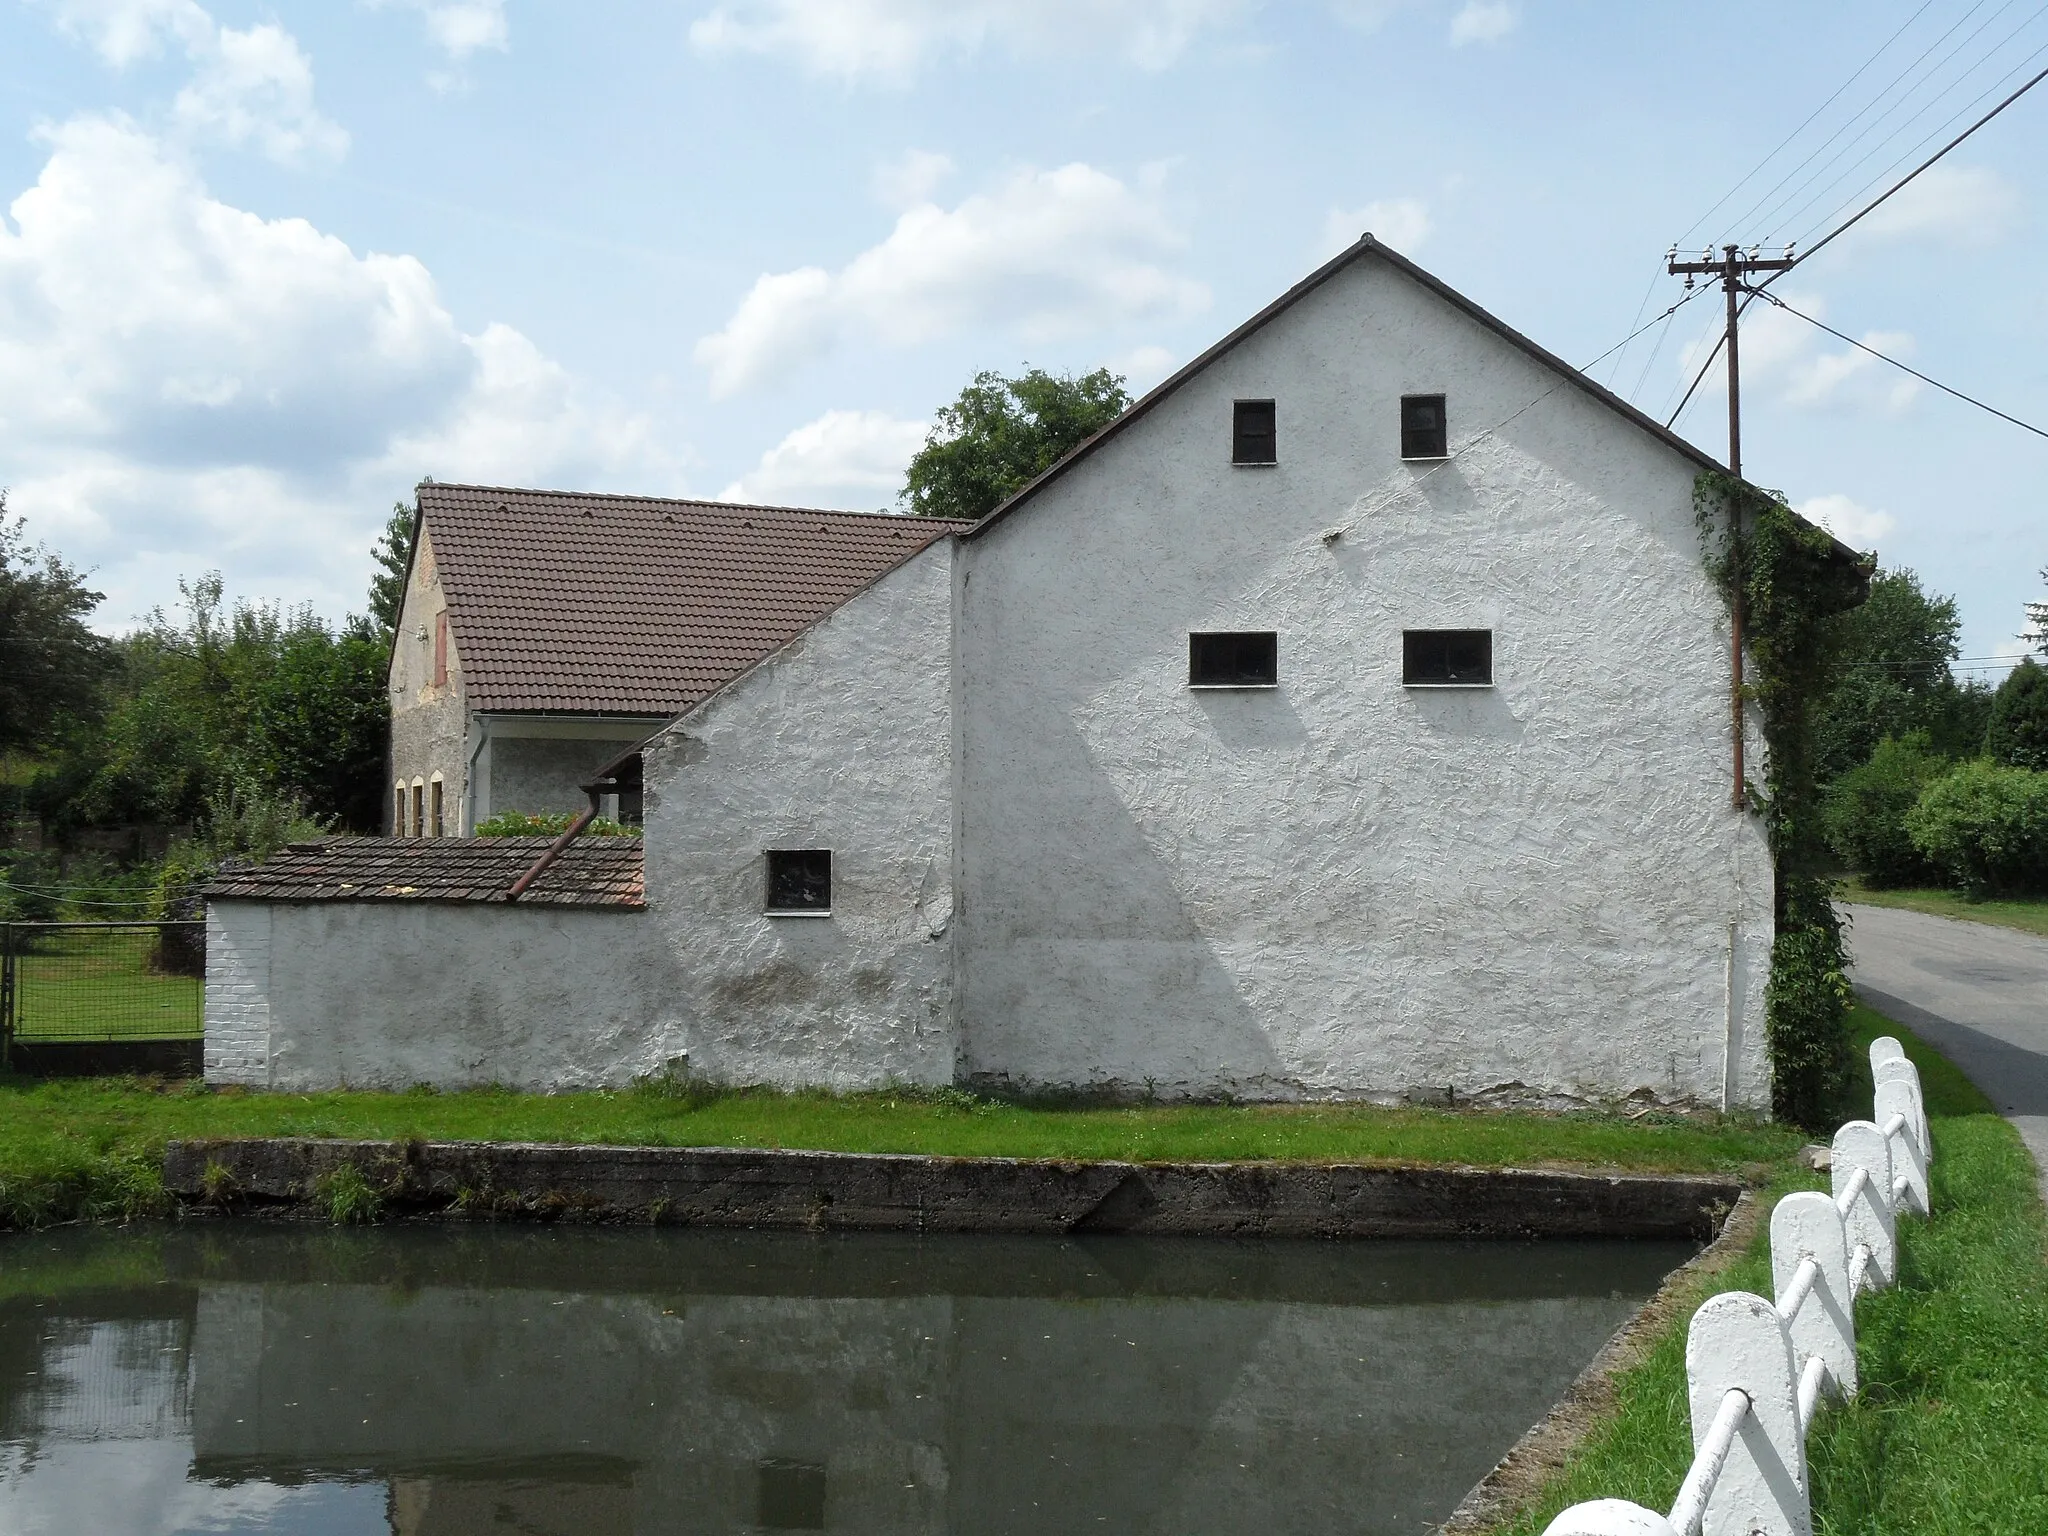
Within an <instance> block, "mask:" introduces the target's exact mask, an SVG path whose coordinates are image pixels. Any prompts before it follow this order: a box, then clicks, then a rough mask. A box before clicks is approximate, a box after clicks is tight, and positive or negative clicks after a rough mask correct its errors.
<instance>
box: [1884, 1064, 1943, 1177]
mask: <svg viewBox="0 0 2048 1536" xmlns="http://www.w3.org/2000/svg"><path fill="white" fill-rule="evenodd" d="M1870 1075H1871V1078H1872V1079H1873V1081H1875V1082H1876V1083H1877V1084H1878V1085H1879V1086H1880V1087H1881V1086H1883V1085H1884V1084H1885V1083H1889V1082H1906V1083H1911V1084H1912V1085H1913V1100H1914V1104H1913V1111H1914V1132H1915V1134H1916V1135H1917V1136H1918V1137H1919V1138H1920V1161H1921V1162H1923V1163H1925V1164H1927V1165H1928V1166H1929V1167H1932V1166H1933V1165H1934V1139H1933V1137H1932V1136H1931V1135H1929V1133H1928V1129H1927V1093H1926V1090H1925V1089H1923V1088H1922V1087H1921V1086H1920V1069H1919V1068H1918V1067H1916V1066H1914V1065H1913V1063H1912V1062H1910V1061H1908V1060H1906V1058H1905V1057H1903V1056H1892V1057H1888V1058H1887V1059H1885V1060H1884V1061H1873V1062H1872V1063H1871V1064H1870ZM1876 1119H1877V1123H1878V1124H1879V1125H1882V1124H1884V1112H1883V1111H1882V1110H1880V1111H1879V1112H1878V1114H1877V1116H1876Z"/></svg>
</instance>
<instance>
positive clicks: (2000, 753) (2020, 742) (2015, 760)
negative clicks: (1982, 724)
mask: <svg viewBox="0 0 2048 1536" xmlns="http://www.w3.org/2000/svg"><path fill="white" fill-rule="evenodd" d="M1984 755H1985V756H1986V757H1988V758H1990V759H1991V760H1992V761H1993V762H1995V763H2003V764H2004V765H2005V766H2006V767H2008V768H2034V769H2042V768H2048V667H2044V666H2042V665H2041V664H2040V663H2039V662H2037V661H2035V660H2034V658H2033V657H2031V656H2027V657H2023V658H2022V659H2021V661H2020V664H2019V665H2018V666H2016V667H2014V668H2013V669H2012V671H2011V672H2009V673H2008V674H2007V675H2006V679H2005V681H2004V682H2002V683H2000V684H1999V685H1998V692H1997V694H1996V695H1995V696H1994V697H1993V698H1992V700H1991V723H1990V725H1988V726H1987V727H1986V728H1985V731H1984Z"/></svg>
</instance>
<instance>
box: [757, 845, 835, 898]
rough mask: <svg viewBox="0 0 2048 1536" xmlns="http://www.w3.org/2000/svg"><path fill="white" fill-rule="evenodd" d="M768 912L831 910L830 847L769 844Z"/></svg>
mask: <svg viewBox="0 0 2048 1536" xmlns="http://www.w3.org/2000/svg"><path fill="white" fill-rule="evenodd" d="M768 910H769V911H770V912H821V913H822V912H830V911H831V910H832V850H831V849H829V848H770V849H769V850H768Z"/></svg>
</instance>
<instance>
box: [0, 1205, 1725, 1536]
mask: <svg viewBox="0 0 2048 1536" xmlns="http://www.w3.org/2000/svg"><path fill="white" fill-rule="evenodd" d="M1686 1252H1687V1250H1686V1249H1685V1248H1684V1247H1683V1246H1682V1245H1675V1244H1620V1243H1611V1244H1594V1243H1586V1244H1571V1243H1545V1244H1531V1245H1524V1244H1505V1243H1472V1244H1447V1243H1400V1244H1392V1243H1386V1244H1379V1243H1354V1244H1339V1243H1233V1242H1224V1241H1199V1240H1197V1241H1161V1240H1150V1239H1142V1238H1128V1237H1113V1238H1100V1239H1092V1240H1079V1241H1066V1242H1061V1241H1053V1240H1048V1239H1009V1238H963V1237H949V1238H943V1239H931V1240H925V1241H918V1240H915V1239H909V1238H898V1237H889V1236H855V1235H835V1236H824V1237H806V1236H798V1235H793V1234H752V1233H749V1234H737V1233H704V1232H648V1231H592V1230H580V1231H579V1230H567V1229H564V1230H548V1229H536V1228H503V1229H458V1230H452V1231H451V1230H435V1229H409V1230H395V1229H391V1230H383V1231H378V1232H373V1233H360V1234H352V1233H338V1232H327V1231H308V1230H298V1229H277V1228H257V1227H231V1226H220V1227H205V1228H201V1227H186V1228H178V1229H168V1230H165V1231H160V1232H142V1233H136V1232H129V1233H102V1232H70V1233H61V1234H51V1235H43V1236H36V1237H20V1236H17V1237H9V1238H0V1532H6V1533H9V1536H15V1533H19V1536H40V1533H43V1532H49V1533H52V1536H56V1533H64V1536H70V1533H74V1532H84V1531H92V1532H103V1533H107V1536H126V1533H147V1536H172V1533H184V1532H194V1533H196V1532H250V1533H255V1532H262V1533H284V1532H291V1533H308V1536H312V1533H318V1536H329V1533H332V1536H359V1533H360V1536H515V1533H525V1536H556V1533H559V1536H628V1533H632V1536H643V1533H657V1532H661V1533H667V1532H675V1533H682V1532H692V1533H694V1532H713V1531H716V1532H734V1531H759V1530H829V1531H844V1532H876V1533H881V1532H888V1533H899V1532H900V1533H910V1532H930V1533H940V1532H957V1533H963V1536H965V1533H976V1536H979V1533H995V1536H1001V1533H1010V1532H1014V1533H1018V1536H1024V1533H1032V1536H1037V1533H1050V1532H1069V1531H1072V1532H1084V1531H1086V1532H1100V1531H1103V1530H1111V1531H1119V1532H1153V1531H1156V1532H1161V1533H1165V1532H1174V1533H1186V1532H1213V1533H1218V1536H1222V1533H1238V1532H1256V1533H1258V1536H1281V1533H1286V1532H1295V1531H1301V1532H1354V1531H1355V1532H1418V1531H1420V1530H1422V1529H1423V1528H1424V1527H1425V1526H1427V1525H1428V1524H1430V1523H1432V1522H1434V1521H1440V1520H1441V1519H1443V1517H1444V1516H1445V1515H1446V1514H1447V1513H1448V1512H1449V1510H1450V1509H1451V1508H1452V1507H1453V1506H1454V1505H1455V1503H1456V1502H1457V1500H1458V1498H1459V1497H1460V1496H1461V1495H1462V1494H1463V1493H1464V1491H1465V1490H1466V1488H1468V1487H1469V1486H1470V1485H1471V1484H1472V1483H1473V1482H1474V1481H1475V1480H1476V1479H1477V1478H1479V1477H1480V1476H1481V1475H1483V1474H1484V1472H1485V1470H1486V1468H1487V1467H1488V1466H1489V1465H1491V1464H1492V1462H1493V1461H1494V1460H1495V1459H1496V1458H1497V1457H1498V1456H1499V1455H1500V1453H1501V1452H1502V1451H1504V1450H1505V1449H1506V1448H1507V1446H1508V1445H1509V1444H1511V1443H1512V1442H1513V1441H1514V1439H1515V1437H1516V1436H1517V1435H1519V1434H1520V1433H1521V1432H1522V1431H1523V1430H1524V1429H1525V1428H1527V1427H1528V1425H1529V1424H1530V1423H1532V1422H1533V1421H1534V1420H1535V1419H1537V1418H1538V1417H1540V1416H1541V1414H1542V1413H1543V1412H1544V1410H1545V1409H1546V1408H1547V1407H1548V1405H1549V1404H1550V1403H1551V1402H1552V1401H1554V1400H1555V1399H1556V1397H1557V1395H1558V1394H1559V1393H1560V1392H1561V1391H1562V1390H1563V1389H1564V1387H1565V1385H1566V1384H1567V1383H1568V1382H1569V1381H1570V1380H1571V1378H1572V1376H1573V1375H1574V1374H1575V1373H1576V1372H1577V1371H1578V1370H1579V1369H1580V1367H1581V1366H1582V1365H1583V1364H1584V1363H1585V1361H1586V1360H1587V1359H1589V1358H1590V1357H1591V1355H1592V1354H1593V1352H1594V1350H1595V1349H1597V1348H1598V1347H1599V1344H1600V1342H1601V1341H1602V1340H1603V1339H1604V1338H1605V1337H1606V1336H1607V1335H1608V1333H1609V1332H1611V1331H1612V1329H1613V1328H1614V1327H1615V1326H1616V1324H1617V1323H1618V1322H1619V1321H1620V1320H1621V1318H1622V1317H1623V1316H1624V1315H1625V1314H1626V1312H1627V1311H1628V1309H1629V1307H1630V1306H1631V1305H1632V1304H1633V1302H1634V1301H1636V1300H1638V1299H1639V1298H1641V1297H1642V1296H1644V1295H1647V1294H1648V1293H1649V1291H1650V1290H1651V1289H1653V1288H1654V1287H1655V1285H1656V1283H1657V1280H1658V1278H1659V1277H1660V1276H1661V1275H1662V1274H1663V1273H1664V1272H1665V1271H1666V1270H1668V1269H1669V1268H1671V1267H1672V1266H1673V1265H1675V1264H1677V1263H1679V1262H1681V1261H1682V1259H1683V1258H1684V1257H1685V1255H1686Z"/></svg>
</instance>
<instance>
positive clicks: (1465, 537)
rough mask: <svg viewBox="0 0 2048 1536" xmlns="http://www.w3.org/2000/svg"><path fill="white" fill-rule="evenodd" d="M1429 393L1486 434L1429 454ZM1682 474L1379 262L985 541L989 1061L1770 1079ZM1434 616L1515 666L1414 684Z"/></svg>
mask: <svg viewBox="0 0 2048 1536" xmlns="http://www.w3.org/2000/svg"><path fill="white" fill-rule="evenodd" d="M1438 392H1441V393H1444V394H1446V395H1448V397H1449V409H1450V437H1451V442H1452V445H1453V447H1454V448H1458V447H1459V446H1460V445H1467V446H1465V447H1464V448H1463V451H1460V452H1458V453H1457V455H1456V457H1454V458H1453V459H1452V460H1451V461H1449V462H1448V463H1444V464H1442V465H1440V466H1432V465H1428V464H1405V463H1403V462H1401V461H1400V459H1399V401H1400V397H1401V396H1402V395H1403V394H1405V393H1438ZM1235 398H1273V399H1276V400H1277V401H1278V402H1279V412H1278V414H1279V463H1278V464H1277V465H1275V466H1272V467H1269V468H1256V469H1254V468H1238V467H1234V466H1232V465H1231V464H1229V462H1228V458H1229V439H1230V416H1231V402H1232V400H1233V399H1235ZM1482 428H1491V429H1494V430H1491V431H1489V432H1487V433H1486V434H1485V435H1484V436H1483V437H1480V435H1479V434H1480V429H1482ZM1475 437H1477V438H1479V440H1478V441H1476V442H1475V441H1471V440H1472V439H1474V438H1475ZM1694 473H1695V467H1694V465H1693V464H1692V463H1690V462H1688V461H1687V460H1686V459H1685V458H1684V457H1683V456H1682V455H1680V454H1679V453H1677V452H1676V451H1675V450H1674V449H1672V448H1671V447H1670V446H1669V445H1668V444H1665V443H1662V442H1660V441H1658V440H1657V439H1655V438H1654V437H1653V436H1652V435H1650V434H1648V433H1645V432H1643V431H1642V430H1640V429H1639V428H1638V427H1636V426H1634V425H1632V424H1631V423H1629V422H1627V421H1626V420H1624V419H1623V418H1621V417H1619V416H1617V415H1616V414H1615V413H1614V412H1613V411H1612V410H1611V409H1609V408H1608V407H1605V406H1603V405H1601V404H1600V403H1598V402H1597V401H1596V400H1595V399H1593V398H1592V397H1590V396H1589V395H1587V394H1586V393H1585V392H1583V391H1581V390H1578V389H1576V388H1574V387H1573V386H1572V385H1571V384H1570V383H1569V382H1568V381H1564V380H1561V379H1560V378H1559V377H1558V376H1557V375H1556V374H1555V373H1554V372H1553V371H1551V370H1549V369H1547V368H1545V367H1542V366H1541V365H1539V364H1538V363H1536V362H1535V361H1534V360H1533V359H1531V358H1530V357H1529V356H1528V354H1527V353H1526V352H1524V351H1522V350H1521V349H1520V348H1517V347H1515V346H1513V345H1512V344H1510V343H1508V342H1507V341H1505V340H1504V339H1502V338H1501V337H1500V336H1499V335H1498V334H1496V333H1494V332H1492V331H1490V330H1488V329H1487V328H1485V327H1483V326H1482V325H1480V324H1479V323H1478V322H1477V321H1475V320H1473V319H1472V318H1471V317H1470V316H1469V315H1467V314H1465V313H1463V312H1461V311H1459V310H1457V309H1456V308H1455V307H1454V306H1452V305H1450V304H1448V303H1446V302H1445V301H1443V300H1442V299H1441V298H1439V297H1437V296H1436V295H1434V294H1433V293H1431V292H1430V291H1428V290H1427V289H1426V288H1424V287H1422V286H1421V285H1419V284H1417V283H1414V282H1413V281H1411V280H1409V279H1407V278H1405V277H1403V276H1402V275H1400V274H1399V273H1398V272H1396V271H1394V270H1393V269H1392V268H1390V267H1389V266H1388V265H1387V264H1386V263H1384V262H1382V261H1379V260H1374V259H1367V260H1360V261H1357V262H1355V263H1353V264H1352V265H1351V266H1350V267H1349V268H1347V269H1346V270H1344V271H1343V272H1341V273H1339V274H1337V275H1336V276H1334V277H1333V278H1332V279H1331V280H1330V281H1328V282H1327V283H1325V284H1324V285H1323V286H1322V287H1320V288H1319V289H1317V290H1316V291H1315V292H1313V293H1311V294H1309V295H1308V296H1306V297H1305V298H1303V299H1302V300H1301V301H1300V302H1299V303H1297V304H1296V305H1295V306H1294V307H1292V308H1291V309H1289V310H1288V311H1286V312H1285V313H1283V314H1281V315H1280V316H1278V317H1277V318H1275V319H1274V320H1273V321H1272V322H1271V323H1269V324H1268V325H1267V326H1265V327H1264V328H1262V329H1261V330H1259V331H1257V332H1255V333H1253V334H1251V335H1250V336H1248V337H1247V338H1245V339H1244V340H1243V341H1242V342H1241V343H1240V344H1239V345H1237V346H1236V347H1234V348H1232V349H1231V350H1229V351H1227V352H1225V353H1224V354H1222V355H1221V356H1220V357H1219V358H1217V359H1216V360H1215V361H1214V362H1213V363H1212V364H1211V365H1210V366H1209V367H1208V368H1206V369H1205V370H1203V371H1201V372H1199V373H1197V374H1195V375H1194V376H1192V377H1191V378H1189V379H1188V380H1186V381H1185V382H1184V383H1183V384H1182V385H1181V386H1180V387H1179V388H1178V389H1177V390H1176V391H1175V392H1174V393H1173V394H1172V395H1170V396H1168V397H1166V398H1165V399H1163V400H1161V401H1160V402H1159V403H1158V404H1157V405H1156V406H1154V407H1153V408H1152V409H1151V410H1150V411H1148V412H1147V413H1146V414H1145V415H1144V416H1143V417H1142V418H1140V419H1137V420H1134V421H1132V422H1130V423H1129V424H1128V425H1127V426H1126V427H1125V428H1124V429H1122V430H1120V431H1119V432H1118V434H1117V435H1116V436H1115V437H1114V438H1113V439H1111V440H1109V441H1106V442H1104V443H1103V444H1102V445H1100V446H1099V447H1098V448H1097V449H1096V450H1095V451H1093V452H1092V453H1091V454H1089V455H1088V456H1086V457H1085V458H1084V459H1083V460H1081V461H1080V462H1078V463H1076V464H1075V465H1074V466H1073V467H1072V468H1071V469H1070V470H1069V471H1067V472H1066V473H1065V474H1063V475H1061V476H1059V477H1058V478H1056V479H1055V480H1053V481H1052V482H1050V483H1048V484H1046V485H1045V486H1044V487H1042V488H1041V489H1040V490H1039V491H1038V492H1037V493H1035V494H1034V496H1033V497H1032V498H1031V499H1030V500H1029V501H1028V502H1027V503H1025V504H1024V505H1022V506H1020V507H1019V508H1018V509H1017V510H1016V512H1015V513H1014V514H1012V515H1010V516H1008V517H1006V518H1005V519H1003V520H1002V521H1001V522H1000V523H998V524H996V525H994V526H992V527H990V528H988V529H987V530H985V531H984V532H982V533H980V534H978V535H976V536H975V537H973V538H971V539H969V540H967V541H965V542H964V544H963V582H964V585H963V587H962V591H963V594H964V596H963V602H962V609H961V613H960V616H959V624H960V629H959V638H958V645H959V652H958V654H959V661H958V666H959V669H960V679H959V689H960V697H961V699H962V705H961V719H960V741H961V746H960V756H961V763H962V771H961V797H962V798H961V824H962V829H963V830H962V834H961V920H960V937H959V945H960V950H959V976H960V987H961V1015H962V1051H963V1070H964V1071H965V1073H966V1074H967V1075H968V1077H969V1078H970V1079H971V1080H975V1081H980V1082H986V1083H993V1084H1008V1085H1032V1086H1044V1085H1072V1086H1078V1087H1092V1088H1109V1089H1117V1090H1122V1091H1126V1092H1148V1091H1149V1092H1159V1093H1179V1094H1216V1093H1226V1092H1227V1093H1232V1094H1238V1095H1244V1096H1251V1097H1293V1096H1312V1097H1323V1096H1333V1095H1334V1096H1352V1095H1356V1096H1367V1097H1377V1098H1395V1097H1402V1096H1410V1095H1420V1096H1427V1097H1438V1098H1440V1097H1442V1096H1444V1094H1445V1093H1446V1091H1447V1090H1451V1091H1455V1093H1456V1094H1457V1096H1459V1097H1460V1098H1467V1097H1479V1096H1488V1095H1491V1096H1497V1097H1500V1098H1504V1099H1505V1098H1518V1099H1519V1098H1534V1099H1539V1100H1540V1099H1548V1100H1553V1101H1568V1100H1579V1099H1597V1098H1613V1097H1619V1096H1621V1095H1624V1094H1628V1093H1631V1092H1643V1093H1648V1094H1652V1095H1655V1096H1656V1097H1658V1098H1660V1099H1680V1100H1688V1099H1689V1100H1694V1101H1699V1102H1704V1103H1710V1104H1718V1103H1720V1102H1721V1101H1722V1098H1723V1086H1724V1072H1727V1073H1728V1075H1729V1081H1730V1089H1731V1091H1730V1093H1729V1095H1728V1096H1729V1098H1730V1099H1731V1100H1732V1102H1734V1103H1736V1104H1738V1105H1749V1106H1761V1105H1764V1104H1765V1103H1767V1102H1768V1085H1767V1081H1766V1077H1765V1066H1764V1059H1763V1054H1762V976H1763V967H1764V963H1765V960H1766V958H1767V955H1768V950H1769V944H1770V936H1771V919H1770V899H1771V871H1770V863H1769V858H1768V854H1767V850H1766V847H1765V843H1764V837H1763V832H1762V828H1761V826H1760V825H1759V823H1758V822H1757V821H1756V820H1755V819H1754V818H1753V817H1749V816H1746V815H1742V814H1739V813H1736V812H1734V811H1732V810H1731V809H1730V807H1729V777H1728V775H1729V752H1728V743H1727V686H1728V680H1727V631H1726V617H1725V613H1724V610H1723V607H1722V604H1721V602H1720V599H1719V597H1718V595H1717V594H1716V593H1715V592H1714V591H1713V589H1712V588H1711V586H1710V585H1709V583H1708V582H1707V580H1706V579H1705V577H1704V574H1703V571H1702V566H1701V557H1700V548H1699V541H1698V534H1697V531H1696V529H1695V527H1694V522H1693V510H1692V481H1693V476H1694ZM1411 627H1412V628H1466V627H1471V628H1488V629H1491V630H1492V631H1493V633H1494V645H1495V668H1496V683H1497V685H1496V686H1495V687H1493V688H1491V689H1486V690H1474V691H1469V692H1452V691H1422V690H1410V689H1405V688H1404V687H1403V686H1402V684H1401V678H1400V657H1401V632H1402V630H1403V629H1404V628H1411ZM1207 629H1261V630H1265V629H1271V630H1277V631H1278V632H1279V635H1280V667H1281V681H1280V686H1279V687H1278V688H1277V689H1272V690H1266V691H1249V690H1248V691H1230V692H1198V691H1192V690H1190V689H1189V688H1188V687H1187V686H1186V682H1187V670H1186V669H1187V638H1186V637H1187V635H1188V633H1189V632H1190V631H1192V630H1207ZM1754 746H1755V750H1756V752H1757V753H1758V756H1756V757H1754V758H1753V759H1752V762H1753V763H1758V764H1760V762H1761V755H1760V754H1761V745H1760V743H1755V744H1754ZM1731 925H1732V928H1733V932H1734V935H1735V938H1734V944H1733V950H1734V958H1733V975H1734V987H1733V989H1732V991H1733V1008H1732V1017H1733V1020H1734V1026H1735V1027H1734V1030H1733V1038H1734V1052H1733V1059H1732V1070H1731V1063H1730V1062H1729V1061H1728V1060H1724V1058H1725V1057H1726V1056H1727V1055H1728V1052H1727V1043H1728V1041H1729V1039H1730V1034H1731V1031H1730V1018H1731V1006H1730V993H1731V989H1730V988H1729V986H1728V982H1727V978H1728V975H1729V967H1730V947H1731V946H1730V933H1731Z"/></svg>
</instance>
